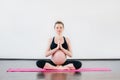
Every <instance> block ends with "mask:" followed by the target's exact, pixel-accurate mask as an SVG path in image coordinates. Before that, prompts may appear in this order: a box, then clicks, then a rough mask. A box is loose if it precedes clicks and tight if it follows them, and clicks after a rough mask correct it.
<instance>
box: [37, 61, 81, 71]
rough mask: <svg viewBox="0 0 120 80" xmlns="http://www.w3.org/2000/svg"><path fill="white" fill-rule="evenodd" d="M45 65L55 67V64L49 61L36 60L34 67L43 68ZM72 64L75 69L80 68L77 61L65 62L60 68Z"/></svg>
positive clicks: (79, 63)
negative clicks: (48, 64)
mask: <svg viewBox="0 0 120 80" xmlns="http://www.w3.org/2000/svg"><path fill="white" fill-rule="evenodd" d="M45 63H50V64H51V65H53V66H56V64H54V63H53V62H52V61H51V60H38V61H37V62H36V65H37V66H38V67H39V68H43V67H44V66H45ZM70 63H72V64H73V66H74V67H75V68H76V69H79V68H81V66H82V63H81V62H80V61H77V60H66V61H65V63H63V64H62V66H64V65H67V64H70Z"/></svg>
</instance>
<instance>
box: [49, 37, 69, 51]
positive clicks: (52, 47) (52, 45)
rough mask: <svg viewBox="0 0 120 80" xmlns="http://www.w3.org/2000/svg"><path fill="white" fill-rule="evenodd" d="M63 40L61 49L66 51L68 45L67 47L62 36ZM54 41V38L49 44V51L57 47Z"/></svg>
mask: <svg viewBox="0 0 120 80" xmlns="http://www.w3.org/2000/svg"><path fill="white" fill-rule="evenodd" d="M63 38H64V43H63V44H62V47H63V48H64V49H68V45H67V42H66V40H65V37H64V36H63ZM54 39H55V37H53V40H52V43H51V45H50V49H54V48H56V47H57V44H56V43H55V41H54Z"/></svg>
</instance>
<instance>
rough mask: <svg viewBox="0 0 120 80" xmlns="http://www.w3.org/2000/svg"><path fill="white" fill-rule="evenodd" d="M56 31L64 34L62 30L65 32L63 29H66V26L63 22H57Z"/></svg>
mask: <svg viewBox="0 0 120 80" xmlns="http://www.w3.org/2000/svg"><path fill="white" fill-rule="evenodd" d="M54 28H55V31H56V33H57V34H58V35H61V34H62V32H63V30H64V26H63V24H61V23H57V24H55V27H54Z"/></svg>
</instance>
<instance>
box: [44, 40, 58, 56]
mask: <svg viewBox="0 0 120 80" xmlns="http://www.w3.org/2000/svg"><path fill="white" fill-rule="evenodd" d="M51 42H52V38H50V39H49V41H48V47H47V49H46V51H45V56H46V57H48V56H50V55H52V54H54V53H55V52H56V51H57V50H58V49H59V45H58V46H57V47H56V48H55V49H52V50H51V49H50V45H51Z"/></svg>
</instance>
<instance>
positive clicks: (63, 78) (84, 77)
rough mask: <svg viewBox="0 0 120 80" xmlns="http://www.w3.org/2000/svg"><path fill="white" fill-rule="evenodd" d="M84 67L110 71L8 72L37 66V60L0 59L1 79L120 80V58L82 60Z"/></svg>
mask: <svg viewBox="0 0 120 80" xmlns="http://www.w3.org/2000/svg"><path fill="white" fill-rule="evenodd" d="M81 62H82V64H83V66H82V67H84V68H96V67H97V68H110V69H111V70H112V71H110V72H100V71H99V72H81V73H70V72H44V73H41V72H6V70H7V69H8V68H37V67H36V64H35V63H36V60H0V80H120V60H81Z"/></svg>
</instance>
